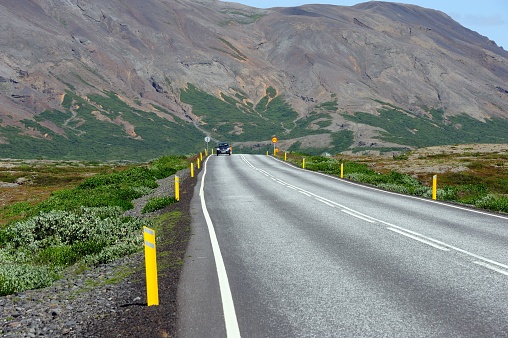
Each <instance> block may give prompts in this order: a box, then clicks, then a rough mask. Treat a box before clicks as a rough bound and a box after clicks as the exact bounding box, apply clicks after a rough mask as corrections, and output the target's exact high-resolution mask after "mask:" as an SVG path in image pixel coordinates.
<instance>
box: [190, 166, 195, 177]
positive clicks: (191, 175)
mask: <svg viewBox="0 0 508 338" xmlns="http://www.w3.org/2000/svg"><path fill="white" fill-rule="evenodd" d="M190 177H194V163H191V164H190Z"/></svg>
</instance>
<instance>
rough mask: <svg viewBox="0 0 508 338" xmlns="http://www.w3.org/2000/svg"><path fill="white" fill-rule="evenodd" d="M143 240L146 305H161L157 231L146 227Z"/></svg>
mask: <svg viewBox="0 0 508 338" xmlns="http://www.w3.org/2000/svg"><path fill="white" fill-rule="evenodd" d="M143 239H144V241H145V270H146V303H147V305H148V306H152V305H159V286H158V282H157V255H156V252H155V230H153V229H150V228H148V227H145V226H144V227H143Z"/></svg>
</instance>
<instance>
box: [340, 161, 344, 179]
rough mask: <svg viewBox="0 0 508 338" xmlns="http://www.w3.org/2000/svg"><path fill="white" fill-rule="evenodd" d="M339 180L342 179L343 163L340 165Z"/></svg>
mask: <svg viewBox="0 0 508 338" xmlns="http://www.w3.org/2000/svg"><path fill="white" fill-rule="evenodd" d="M340 178H344V163H341V164H340Z"/></svg>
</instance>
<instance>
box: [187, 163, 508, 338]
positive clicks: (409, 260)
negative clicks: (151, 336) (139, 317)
mask: <svg viewBox="0 0 508 338" xmlns="http://www.w3.org/2000/svg"><path fill="white" fill-rule="evenodd" d="M203 165H204V169H203V171H202V172H201V173H200V176H199V180H198V184H197V185H196V188H195V189H196V190H195V194H194V198H193V202H192V206H191V208H192V215H193V216H192V217H193V221H192V231H193V237H192V239H191V242H190V244H189V249H188V257H187V258H186V262H185V264H184V270H183V275H182V280H181V283H180V288H179V296H178V300H179V323H178V327H179V336H180V337H240V336H241V337H507V336H508V217H506V216H502V215H496V214H490V213H487V212H481V211H478V210H470V209H467V208H464V207H459V206H452V205H447V204H444V203H440V202H436V201H431V200H426V199H421V198H415V197H409V196H403V195H399V194H395V193H390V192H383V191H380V190H377V189H374V188H370V187H365V186H361V185H358V184H355V183H352V182H347V181H344V180H340V179H337V178H332V177H330V176H326V175H323V174H319V173H314V172H310V171H306V170H302V169H299V168H295V167H293V166H290V165H288V164H287V163H284V162H282V161H280V160H277V159H274V158H272V157H270V156H264V155H241V154H235V155H231V156H210V157H208V158H207V159H206V162H205V163H203Z"/></svg>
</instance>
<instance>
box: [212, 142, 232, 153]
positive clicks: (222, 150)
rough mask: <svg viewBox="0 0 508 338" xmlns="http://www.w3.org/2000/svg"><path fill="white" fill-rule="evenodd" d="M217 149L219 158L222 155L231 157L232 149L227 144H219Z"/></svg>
mask: <svg viewBox="0 0 508 338" xmlns="http://www.w3.org/2000/svg"><path fill="white" fill-rule="evenodd" d="M215 149H216V150H217V156H219V155H220V154H228V155H231V147H230V146H229V144H228V143H226V142H219V143H218V144H217V148H215Z"/></svg>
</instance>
